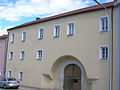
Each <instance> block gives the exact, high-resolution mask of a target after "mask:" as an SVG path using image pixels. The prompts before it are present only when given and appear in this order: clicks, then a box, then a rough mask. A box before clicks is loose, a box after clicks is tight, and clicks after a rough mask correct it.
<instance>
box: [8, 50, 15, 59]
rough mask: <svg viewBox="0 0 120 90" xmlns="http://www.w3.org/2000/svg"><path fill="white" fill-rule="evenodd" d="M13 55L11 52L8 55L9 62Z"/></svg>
mask: <svg viewBox="0 0 120 90" xmlns="http://www.w3.org/2000/svg"><path fill="white" fill-rule="evenodd" d="M13 54H14V53H13V52H10V53H9V60H13V56H14V55H13Z"/></svg>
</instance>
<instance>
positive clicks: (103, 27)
mask: <svg viewBox="0 0 120 90" xmlns="http://www.w3.org/2000/svg"><path fill="white" fill-rule="evenodd" d="M108 26H109V24H108V16H103V17H100V32H106V31H108Z"/></svg>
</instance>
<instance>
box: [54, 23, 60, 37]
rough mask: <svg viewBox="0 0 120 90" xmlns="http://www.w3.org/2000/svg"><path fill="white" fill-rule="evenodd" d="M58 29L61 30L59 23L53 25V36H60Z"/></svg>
mask: <svg viewBox="0 0 120 90" xmlns="http://www.w3.org/2000/svg"><path fill="white" fill-rule="evenodd" d="M58 26H59V29H56V27H58ZM60 31H61V25H60V24H56V25H54V34H53V36H54V38H56V37H59V36H60Z"/></svg>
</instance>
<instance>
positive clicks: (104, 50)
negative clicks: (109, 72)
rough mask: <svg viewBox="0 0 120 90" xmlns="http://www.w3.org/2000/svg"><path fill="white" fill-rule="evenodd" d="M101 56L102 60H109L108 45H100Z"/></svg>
mask: <svg viewBox="0 0 120 90" xmlns="http://www.w3.org/2000/svg"><path fill="white" fill-rule="evenodd" d="M99 53H100V55H99V58H100V60H108V58H109V48H108V45H103V46H100V47H99Z"/></svg>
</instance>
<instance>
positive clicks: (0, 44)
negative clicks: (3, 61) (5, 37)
mask: <svg viewBox="0 0 120 90" xmlns="http://www.w3.org/2000/svg"><path fill="white" fill-rule="evenodd" d="M1 46H2V40H0V48H1Z"/></svg>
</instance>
